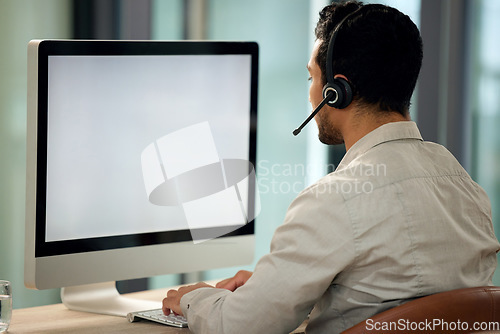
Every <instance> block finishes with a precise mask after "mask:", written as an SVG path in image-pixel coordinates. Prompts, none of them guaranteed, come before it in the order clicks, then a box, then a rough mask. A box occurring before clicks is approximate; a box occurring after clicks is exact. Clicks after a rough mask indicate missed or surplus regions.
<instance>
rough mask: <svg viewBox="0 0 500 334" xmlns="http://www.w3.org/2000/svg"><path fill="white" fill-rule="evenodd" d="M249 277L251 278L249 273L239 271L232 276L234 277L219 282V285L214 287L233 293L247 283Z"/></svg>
mask: <svg viewBox="0 0 500 334" xmlns="http://www.w3.org/2000/svg"><path fill="white" fill-rule="evenodd" d="M250 276H252V272H251V271H247V270H240V271H238V272H237V273H236V275H234V277H231V278H227V279H225V280H223V281H220V282H219V283H217V285H216V286H215V287H216V288H220V289H227V290H229V291H234V290H236V289H238V288H239V287H240V286H242V285H244V284H245V283H246V282H247V281H248V279H249V278H250Z"/></svg>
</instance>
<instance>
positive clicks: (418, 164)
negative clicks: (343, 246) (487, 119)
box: [309, 122, 499, 331]
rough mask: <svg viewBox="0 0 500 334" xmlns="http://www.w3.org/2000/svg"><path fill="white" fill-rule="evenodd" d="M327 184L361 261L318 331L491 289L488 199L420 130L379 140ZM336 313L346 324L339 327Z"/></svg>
mask: <svg viewBox="0 0 500 334" xmlns="http://www.w3.org/2000/svg"><path fill="white" fill-rule="evenodd" d="M326 184H328V187H326V186H325V185H326ZM319 185H320V188H321V185H323V188H324V189H326V188H328V189H330V191H331V190H335V191H336V194H333V193H332V194H331V195H332V196H338V195H341V196H342V197H343V200H344V205H345V208H346V210H345V211H346V212H347V215H346V220H349V224H350V226H351V228H352V238H353V240H352V245H353V247H354V252H355V256H354V261H353V262H352V263H351V264H350V265H349V266H348V267H347V268H346V269H345V270H343V271H342V272H340V273H339V274H338V275H337V276H336V277H335V279H334V281H333V284H332V285H331V286H330V287H329V288H328V291H327V292H326V293H325V295H323V297H322V301H320V302H319V303H318V304H317V305H318V306H317V307H316V309H315V310H314V311H313V314H312V316H311V318H312V320H311V326H310V328H309V329H310V330H311V331H313V330H314V328H317V329H320V328H321V330H324V329H325V327H324V326H325V325H326V327H327V328H328V327H330V326H329V325H328V324H327V323H326V322H328V321H330V322H331V325H332V327H331V328H332V329H333V328H335V329H337V330H338V329H341V328H344V329H346V328H349V327H351V326H353V325H355V324H356V323H357V322H359V321H363V320H364V319H366V318H368V317H369V316H371V315H373V314H375V313H379V312H381V311H383V310H385V309H388V308H391V307H394V306H396V305H398V304H401V303H402V302H404V301H406V300H409V299H412V298H416V297H421V296H425V295H428V294H432V293H435V292H439V291H445V290H451V289H455V288H461V287H469V286H481V285H488V284H491V276H492V274H493V272H494V270H495V267H496V254H495V252H496V251H497V250H498V247H499V246H498V242H497V240H496V238H495V236H494V232H493V227H492V223H491V213H490V204H489V200H488V197H487V196H486V194H485V192H484V191H483V190H482V189H481V188H480V187H479V186H478V185H477V184H476V183H475V182H473V181H472V180H471V178H470V177H469V175H468V174H467V173H466V172H465V170H464V169H463V168H462V167H461V166H460V164H459V163H458V162H457V161H456V159H455V158H454V157H453V156H452V155H451V154H450V153H449V152H448V151H447V150H446V149H445V148H444V147H442V146H440V145H437V144H434V143H428V142H424V141H422V140H421V137H420V134H419V133H418V130H417V128H416V126H415V125H414V123H412V122H397V123H389V124H386V125H384V126H382V127H380V128H378V129H376V130H375V131H373V132H371V133H370V134H368V135H367V136H366V137H364V138H363V139H361V140H360V141H359V142H357V143H356V144H355V145H354V146H353V147H352V148H351V150H349V151H348V153H347V154H346V156H345V157H344V159H343V161H342V162H341V164H340V166H339V167H338V169H337V170H336V171H335V172H334V173H332V174H330V175H329V176H327V177H325V178H324V179H322V180H321V181H320V182H319ZM318 189H319V188H318ZM326 196H328V195H326ZM332 209H335V208H332ZM337 209H338V208H337ZM331 223H333V224H335V223H337V222H331ZM345 237H346V238H347V237H348V236H345ZM331 310H335V312H338V313H339V314H341V316H338V317H337V318H336V319H335V320H334V321H331V317H332V311H331ZM327 319H330V320H327Z"/></svg>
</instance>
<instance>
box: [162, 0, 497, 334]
mask: <svg viewBox="0 0 500 334" xmlns="http://www.w3.org/2000/svg"><path fill="white" fill-rule="evenodd" d="M360 7H364V8H362V9H360V10H359V11H357V12H356V13H355V14H353V15H352V16H349V17H348V18H347V20H346V21H345V22H343V23H342V24H341V25H340V27H339V28H338V31H337V36H336V40H335V47H334V48H333V49H334V50H333V58H332V59H333V61H332V64H331V65H327V53H328V52H327V51H328V46H329V43H330V37H331V36H332V32H333V31H334V29H335V28H336V27H338V25H339V22H341V20H342V19H344V18H345V17H346V16H347V15H348V14H350V13H353V12H355V11H356V10H357V9H358V8H360ZM316 37H317V42H316V44H315V46H314V50H313V52H312V56H311V59H310V61H309V63H308V70H309V73H310V79H311V80H312V82H311V86H310V92H309V99H310V102H311V104H312V106H313V107H316V106H318V105H319V104H320V102H321V101H322V100H323V98H324V96H323V94H322V90H323V87H324V85H325V83H326V81H327V78H326V72H327V66H332V71H333V74H334V77H335V78H337V79H339V78H340V79H344V80H345V81H346V82H348V83H349V85H350V86H349V87H350V88H349V89H351V90H352V95H353V99H352V102H350V103H348V104H347V106H345V107H343V108H336V107H331V106H329V105H326V106H324V107H323V108H322V109H321V110H320V111H319V113H318V114H317V116H316V117H315V120H316V122H317V124H318V128H319V139H320V140H321V141H322V142H323V143H326V144H339V143H345V146H346V150H347V153H346V155H345V157H344V158H343V160H342V162H341V163H340V165H339V166H338V168H337V170H336V171H335V172H333V173H331V174H329V175H327V176H325V177H324V178H322V179H321V180H319V181H318V182H317V183H315V184H314V185H312V186H311V187H309V188H307V189H305V190H304V191H303V192H302V193H301V194H300V195H299V196H298V197H297V198H296V199H295V200H294V201H293V203H292V204H291V206H290V208H289V210H288V212H287V215H286V218H285V222H284V224H283V225H282V226H280V227H279V228H278V229H277V230H276V232H275V235H274V237H273V241H272V245H271V252H270V253H269V254H268V255H266V256H264V257H263V258H262V259H261V260H260V261H259V263H258V264H257V266H256V268H255V271H254V273H253V274H252V273H250V272H239V273H238V274H236V276H235V277H233V278H230V279H228V280H225V281H222V282H220V283H219V284H218V285H217V288H213V287H210V286H208V285H206V284H204V283H199V284H197V285H192V286H188V287H184V288H181V289H179V291H175V290H171V291H169V292H168V294H167V298H165V299H164V302H163V309H164V312H166V313H168V312H170V310H172V311H173V312H175V313H181V314H184V315H185V316H187V319H188V322H189V326H190V328H191V330H192V331H193V332H194V333H198V332H200V333H201V332H203V333H235V332H242V333H285V332H287V331H291V330H293V329H294V328H295V327H297V326H298V325H299V324H300V323H301V322H302V321H303V320H304V319H305V318H306V317H307V315H308V314H309V315H310V318H309V324H308V326H307V332H308V333H339V332H341V331H343V330H346V329H348V328H349V327H352V326H354V325H355V324H357V323H359V322H361V321H363V320H365V319H367V318H368V317H370V316H372V315H374V314H376V313H379V312H381V311H384V310H386V309H389V308H392V307H395V306H397V305H399V304H402V303H404V302H405V301H408V300H411V299H414V298H417V297H421V296H425V295H429V294H433V293H436V292H440V291H445V290H451V289H457V288H463V287H472V286H483V285H491V284H492V282H491V278H492V275H493V272H494V271H495V268H496V263H497V259H496V253H497V252H498V251H499V249H500V245H499V243H498V241H497V240H496V238H495V235H494V232H493V227H492V222H491V213H490V204H489V200H488V198H487V195H486V194H485V192H484V191H483V190H482V189H481V188H480V187H479V186H478V185H477V184H476V183H475V182H473V181H472V180H471V178H470V177H469V175H468V174H467V173H466V172H465V170H464V169H463V168H462V167H461V166H460V165H459V163H458V162H457V161H456V160H455V158H454V157H453V156H452V155H451V154H450V153H449V152H448V151H447V150H446V149H445V148H444V147H442V146H440V145H437V144H434V143H429V142H424V141H423V140H422V138H421V136H420V133H419V131H418V129H417V126H416V125H415V123H413V122H411V121H410V120H409V112H408V108H409V104H410V98H411V95H412V92H413V90H414V87H415V84H416V80H417V77H418V73H419V71H420V66H421V61H422V42H421V38H420V34H419V32H418V29H417V28H416V26H415V25H414V24H413V22H411V20H410V19H409V18H408V17H407V16H406V15H403V14H402V13H400V12H398V11H397V10H395V9H393V8H389V7H386V6H382V5H366V6H363V5H362V4H361V3H359V2H348V3H334V4H332V5H330V6H327V7H325V8H324V9H323V10H322V12H321V13H320V19H319V22H318V25H317V27H316ZM348 102H349V101H348Z"/></svg>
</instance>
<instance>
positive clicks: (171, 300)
mask: <svg viewBox="0 0 500 334" xmlns="http://www.w3.org/2000/svg"><path fill="white" fill-rule="evenodd" d="M199 288H213V286H211V285H208V284H206V283H203V282H200V283H197V284H193V285H187V286H183V287H181V288H179V290H169V291H168V292H167V298H164V299H163V307H162V309H163V314H165V315H169V314H170V313H171V311H172V312H173V313H175V314H179V315H183V314H182V310H181V305H180V303H181V298H182V296H184V295H185V294H186V293H188V292H191V291H193V290H196V289H199Z"/></svg>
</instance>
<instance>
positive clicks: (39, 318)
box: [7, 289, 305, 334]
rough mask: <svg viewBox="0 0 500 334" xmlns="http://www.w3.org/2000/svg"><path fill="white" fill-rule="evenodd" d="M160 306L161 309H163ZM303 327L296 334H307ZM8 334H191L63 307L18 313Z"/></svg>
mask: <svg viewBox="0 0 500 334" xmlns="http://www.w3.org/2000/svg"><path fill="white" fill-rule="evenodd" d="M167 291H168V289H158V290H147V291H142V292H136V293H130V294H127V297H131V298H138V299H145V300H153V301H161V300H162V299H163V297H164V296H165V295H166V294H167ZM160 306H161V304H160V302H159V303H158V307H160ZM304 327H305V325H304V324H303V325H301V326H300V327H299V328H297V330H295V331H293V333H295V334H297V333H303V332H304ZM7 333H8V334H25V333H30V334H32V333H37V334H44V333H55V334H57V333H71V334H90V333H92V334H99V333H148V334H150V333H151V334H155V333H163V334H165V333H173V334H175V333H177V334H185V333H190V331H189V329H187V328H175V327H170V326H165V325H161V324H157V323H154V322H150V321H139V322H134V323H130V322H128V321H127V319H126V318H122V317H114V316H109V315H102V314H94V313H86V312H79V311H72V310H68V309H67V308H66V307H65V306H64V305H63V304H54V305H46V306H38V307H31V308H25V309H15V310H13V312H12V321H11V324H10V327H9V331H8V332H7Z"/></svg>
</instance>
